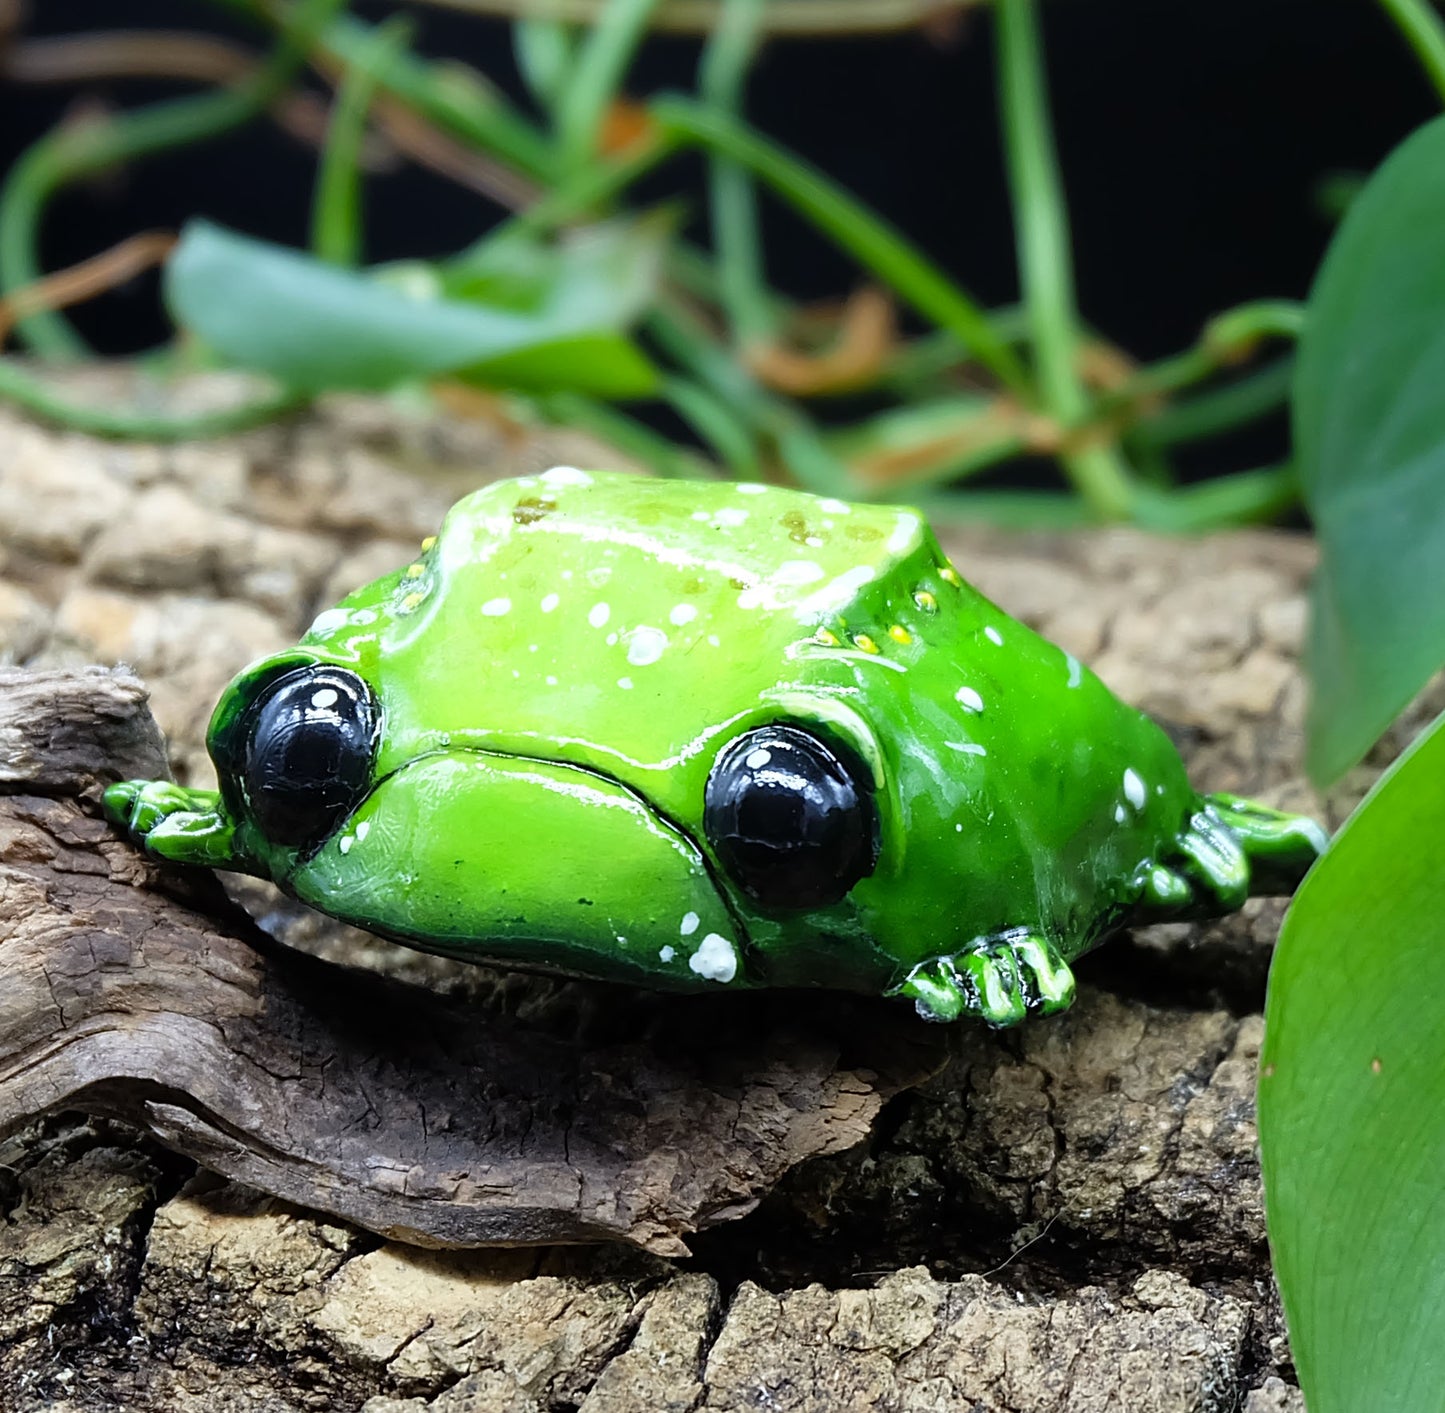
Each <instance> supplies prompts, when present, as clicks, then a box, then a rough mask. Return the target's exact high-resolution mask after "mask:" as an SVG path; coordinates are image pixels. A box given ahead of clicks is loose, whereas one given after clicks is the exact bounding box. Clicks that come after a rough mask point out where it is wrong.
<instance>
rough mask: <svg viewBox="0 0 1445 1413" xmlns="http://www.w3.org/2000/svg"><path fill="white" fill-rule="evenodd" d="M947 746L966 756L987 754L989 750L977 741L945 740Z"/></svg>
mask: <svg viewBox="0 0 1445 1413" xmlns="http://www.w3.org/2000/svg"><path fill="white" fill-rule="evenodd" d="M943 744H944V745H945V746H947V747H948V748H949V750H952V751H958V752H959V753H960V754H962V755H966V756H986V755H987V754H988V751H987V750H986V749H985V748H984V747H982V746H980V745H979V744H978V742H977V741H945V742H944V743H943Z"/></svg>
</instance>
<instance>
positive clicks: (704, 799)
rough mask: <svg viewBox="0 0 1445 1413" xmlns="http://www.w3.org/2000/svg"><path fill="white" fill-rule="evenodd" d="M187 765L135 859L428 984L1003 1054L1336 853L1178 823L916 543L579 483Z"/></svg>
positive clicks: (220, 727) (481, 500) (860, 513)
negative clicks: (1136, 937) (754, 1011)
mask: <svg viewBox="0 0 1445 1413" xmlns="http://www.w3.org/2000/svg"><path fill="white" fill-rule="evenodd" d="M209 749H210V753H211V756H212V759H213V760H214V762H215V766H216V771H217V774H218V776H219V780H220V789H219V791H210V790H192V789H186V788H183V787H181V786H178V785H174V784H172V783H170V782H169V781H164V780H158V781H157V780H153V781H128V782H126V783H124V784H119V785H115V786H112V787H111V788H110V789H109V790H108V791H107V792H106V796H105V806H106V810H107V812H108V814H109V816H110V817H111V819H112V820H114V821H115V822H116V823H118V824H120V825H122V826H124V827H125V828H126V829H127V830H128V831H129V833H130V835H131V837H132V838H133V839H134V840H135V841H136V843H138V844H139V845H141V846H142V847H143V848H144V849H145V851H146V853H147V854H149V855H151V856H152V857H154V858H157V859H163V860H167V861H170V862H173V863H178V864H196V865H203V866H206V867H210V868H222V869H234V870H239V871H241V872H245V873H253V874H257V875H260V876H261V877H263V878H269V879H272V880H274V881H275V882H276V883H277V884H279V885H280V886H281V887H282V888H283V889H284V890H285V891H286V892H288V893H290V894H292V895H293V896H295V897H296V898H298V899H300V900H301V901H302V902H303V903H306V904H309V905H310V906H311V907H314V908H318V909H320V910H321V911H322V912H325V913H329V914H330V915H331V916H333V917H337V918H340V919H342V920H343V921H345V922H349V923H353V924H355V925H356V926H358V927H362V928H366V929H367V930H369V931H371V932H375V933H378V934H380V935H381V936H383V937H388V938H391V939H393V940H395V941H397V942H401V943H404V944H405V945H407V946H410V947H417V948H420V949H422V950H424V951H429V952H438V953H442V954H444V955H447V956H451V957H460V958H464V959H468V960H474V961H485V962H489V963H496V964H499V965H503V966H516V967H523V968H530V969H534V970H545V971H553V972H561V973H566V974H570V975H575V976H585V977H595V978H602V979H609V980H616V981H623V982H628V983H631V984H633V985H638V986H649V987H657V988H668V989H673V990H678V991H708V990H721V989H728V990H737V989H743V988H755V987H763V986H783V987H803V986H808V987H820V986H821V987H833V988H840V989H845V990H849V991H856V992H863V993H867V994H875V995H889V996H901V997H906V998H908V999H909V1000H910V1001H911V1002H913V1003H914V1005H915V1006H916V1007H917V1009H918V1011H919V1013H920V1014H921V1015H923V1016H925V1017H927V1018H929V1019H931V1020H938V1021H948V1020H953V1019H955V1018H957V1017H960V1016H972V1017H977V1018H978V1019H980V1020H983V1021H985V1022H987V1023H988V1024H990V1025H995V1026H1003V1025H1011V1024H1013V1023H1014V1022H1017V1021H1019V1020H1021V1019H1022V1018H1023V1017H1024V1016H1026V1015H1027V1014H1029V1013H1030V1012H1042V1013H1049V1012H1053V1011H1058V1010H1060V1009H1062V1008H1063V1007H1065V1006H1067V1005H1068V1004H1069V1002H1070V1000H1071V999H1072V997H1073V994H1074V978H1073V974H1072V972H1071V970H1070V965H1069V964H1070V962H1072V961H1073V960H1074V958H1076V957H1078V956H1079V955H1080V954H1081V953H1083V952H1084V951H1086V950H1088V949H1089V948H1090V947H1092V946H1094V945H1095V944H1096V943H1097V942H1098V941H1100V940H1101V938H1103V937H1104V936H1105V935H1106V934H1107V933H1109V932H1110V931H1112V930H1114V929H1116V928H1118V927H1120V926H1124V925H1127V924H1131V923H1143V922H1154V921H1159V920H1163V919H1171V918H1185V917H1201V916H1209V915H1214V914H1218V913H1222V912H1227V911H1229V910H1231V909H1234V908H1237V907H1238V906H1239V905H1240V904H1241V903H1242V902H1243V901H1244V899H1245V897H1246V896H1247V895H1248V894H1250V893H1251V892H1284V891H1289V890H1290V889H1292V888H1293V887H1294V886H1295V884H1297V883H1298V881H1299V879H1300V878H1301V876H1302V875H1303V874H1304V872H1305V870H1306V869H1307V868H1308V867H1309V866H1310V864H1311V863H1312V862H1313V861H1314V859H1315V858H1316V857H1317V856H1318V854H1319V852H1320V851H1321V849H1322V848H1323V847H1324V844H1325V836H1324V833H1323V831H1322V830H1321V829H1320V828H1319V826H1318V825H1316V824H1315V823H1313V822H1312V821H1310V820H1308V819H1305V818H1301V817H1299V816H1295V815H1288V814H1283V813H1280V812H1278V811H1276V810H1272V809H1268V808H1266V807H1264V806H1262V805H1258V804H1254V803H1251V802H1250V801H1248V800H1243V799H1239V798H1237V797H1235V796H1232V795H1219V794H1216V795H1203V796H1201V795H1199V794H1197V793H1196V792H1195V791H1194V789H1193V788H1192V787H1191V785H1190V783H1189V781H1188V779H1187V778H1186V776H1185V773H1184V768H1183V765H1182V763H1181V761H1180V759H1179V756H1178V754H1177V753H1176V751H1175V750H1174V748H1173V746H1172V745H1171V744H1170V742H1169V740H1168V739H1167V737H1166V736H1165V735H1164V733H1163V732H1162V731H1161V730H1160V729H1159V728H1158V727H1157V726H1156V725H1154V723H1153V722H1151V721H1150V720H1149V719H1148V718H1147V717H1145V716H1143V715H1142V714H1141V713H1140V712H1138V711H1136V710H1134V709H1133V708H1131V707H1128V706H1126V705H1124V704H1123V703H1122V702H1120V701H1119V700H1118V699H1117V698H1116V697H1115V696H1114V695H1113V694H1112V693H1111V692H1110V691H1109V690H1108V689H1107V688H1106V687H1105V686H1104V685H1103V684H1102V683H1101V682H1100V681H1099V679H1098V678H1097V677H1095V676H1094V674H1093V673H1092V672H1090V671H1089V670H1088V668H1087V667H1085V666H1084V665H1083V664H1082V663H1080V662H1079V661H1078V660H1077V659H1075V658H1073V657H1071V656H1070V655H1069V654H1068V653H1066V652H1063V651H1061V650H1060V649H1059V648H1057V647H1054V646H1053V645H1051V644H1050V643H1048V642H1045V641H1044V640H1043V639H1042V638H1040V637H1038V636H1037V635H1036V634H1035V633H1033V632H1031V631H1030V630H1029V629H1028V628H1026V627H1024V626H1023V625H1022V624H1021V623H1018V622H1016V621H1015V620H1013V619H1011V618H1009V617H1008V616H1007V615H1006V614H1004V613H1003V612H1001V611H1000V610H999V609H998V608H996V607H995V606H994V605H993V604H992V603H990V602H989V601H988V600H987V599H986V598H984V597H983V596H982V595H981V594H979V593H978V592H977V591H976V590H974V589H973V588H971V587H970V586H969V585H968V584H967V583H965V582H964V581H963V579H962V578H961V577H960V576H959V574H958V573H957V571H956V570H955V569H954V568H953V567H952V566H951V565H950V564H949V562H948V560H947V558H946V557H945V556H944V554H943V552H942V550H941V549H940V548H939V545H938V542H937V540H936V539H935V538H934V536H933V534H932V533H931V531H930V530H929V528H928V526H927V525H926V524H925V523H924V521H923V519H922V517H921V516H920V515H919V514H918V513H916V512H915V511H912V510H907V509H899V508H895V507H888V506H879V505H858V504H848V503H845V502H843V501H839V500H832V499H827V498H819V497H816V496H812V495H806V494H803V493H801V492H797V491H791V490H782V489H778V488H775V487H772V486H762V485H751V484H736V483H718V484H711V483H709V484H699V483H684V482H677V481H662V480H653V479H647V478H642V477H634V476H625V475H606V474H600V473H588V472H584V471H578V470H575V469H573V468H570V467H558V468H556V469H554V470H552V471H548V472H546V473H545V474H543V475H539V476H527V477H523V478H521V479H517V480H510V481H501V482H497V483H496V484H493V485H489V486H487V487H485V488H484V489H482V490H479V491H477V492H476V493H474V494H473V495H470V496H467V497H466V498H465V499H464V500H462V501H461V502H459V503H458V504H457V505H456V506H455V507H453V509H452V510H451V512H450V513H449V514H448V515H447V517H446V519H445V522H444V523H443V525H442V527H441V529H440V532H439V533H438V534H437V535H436V536H435V538H433V539H429V540H427V541H426V542H425V543H424V544H423V546H422V552H421V554H420V556H419V557H418V558H417V560H416V562H415V563H413V564H410V565H407V566H405V567H404V568H402V569H401V570H399V571H398V572H396V573H394V574H390V575H388V576H387V577H385V578H383V579H379V580H377V581H376V582H374V583H372V584H368V585H367V586H366V587H364V588H361V589H358V590H357V591H356V592H355V593H353V594H351V595H350V596H349V597H348V598H347V599H345V600H344V601H343V602H342V603H341V604H340V605H339V606H338V607H336V608H333V609H328V610H327V611H326V612H324V613H322V614H321V615H320V617H318V618H317V619H316V621H315V622H314V623H313V624H312V625H311V628H310V630H309V631H308V632H307V634H306V636H305V637H304V638H302V640H301V642H300V643H299V644H298V645H297V646H296V647H295V648H293V649H290V650H288V651H285V652H282V653H279V654H277V655H275V656H273V657H269V658H266V659H264V660H262V661H261V662H258V663H255V664H254V665H252V666H251V667H248V668H247V669H246V670H245V671H244V672H242V673H241V674H240V676H239V677H237V678H236V680H235V681H234V682H233V683H232V684H231V685H230V687H229V688H228V689H227V691H226V693H225V695H224V696H223V697H222V698H221V701H220V703H219V704H218V706H217V707H216V710H215V714H214V716H213V718H212V721H211V726H210V733H209Z"/></svg>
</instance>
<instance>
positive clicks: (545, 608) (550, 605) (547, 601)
mask: <svg viewBox="0 0 1445 1413" xmlns="http://www.w3.org/2000/svg"><path fill="white" fill-rule="evenodd" d="M561 602H562V597H561V595H560V594H548V595H547V597H546V598H544V599H543V600H542V612H543V613H551V612H552V610H553V609H554V608H556V607H557V605H558V604H559V603H561Z"/></svg>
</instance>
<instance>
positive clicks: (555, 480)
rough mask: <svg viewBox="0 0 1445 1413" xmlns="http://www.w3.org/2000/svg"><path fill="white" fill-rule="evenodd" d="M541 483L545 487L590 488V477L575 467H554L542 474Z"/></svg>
mask: <svg viewBox="0 0 1445 1413" xmlns="http://www.w3.org/2000/svg"><path fill="white" fill-rule="evenodd" d="M542 483H543V485H547V486H590V485H591V484H592V477H591V476H589V475H588V474H587V473H586V472H585V471H579V470H578V469H577V468H576V467H575V466H554V467H553V468H552V469H551V470H550V471H544V472H542Z"/></svg>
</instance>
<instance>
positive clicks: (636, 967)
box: [285, 750, 746, 986]
mask: <svg viewBox="0 0 1445 1413" xmlns="http://www.w3.org/2000/svg"><path fill="white" fill-rule="evenodd" d="M285 882H286V885H287V887H288V888H289V889H290V890H291V891H292V892H294V893H295V894H296V896H297V897H299V898H300V899H301V900H302V901H303V902H307V903H311V904H312V905H314V906H316V907H319V908H321V909H323V910H324V911H326V912H328V913H331V914H333V915H334V916H338V917H341V918H343V919H345V920H346V921H348V922H354V923H356V924H357V925H359V926H361V927H369V928H372V929H373V930H378V931H381V932H384V933H388V934H390V935H393V936H396V937H398V938H400V939H402V940H418V941H425V942H426V943H427V944H428V945H432V946H440V947H442V948H444V949H454V950H458V951H462V952H465V951H466V950H467V948H468V947H469V946H471V945H475V946H476V947H477V949H478V950H479V951H480V950H481V946H482V944H486V947H487V954H488V955H489V956H492V957H497V958H500V959H503V960H506V959H508V958H510V959H512V960H519V961H522V962H524V963H525V962H528V961H534V962H535V963H536V964H538V965H549V966H551V967H553V968H556V969H562V970H566V969H567V968H568V966H569V965H571V966H573V967H575V968H576V969H578V970H582V969H584V968H585V969H586V970H588V971H589V972H590V973H591V974H594V975H596V974H601V975H614V976H617V977H619V978H622V979H628V978H629V977H630V978H633V979H644V978H645V979H648V980H650V981H653V982H654V983H655V982H658V981H664V980H665V979H666V978H667V977H669V976H670V977H672V978H673V980H674V981H675V983H676V984H679V985H686V986H700V985H706V984H708V983H722V984H727V983H731V982H741V981H742V980H743V976H742V971H743V963H742V958H743V956H744V952H745V946H746V938H745V937H744V936H743V935H742V932H741V929H740V927H739V925H738V923H737V921H736V919H735V918H734V917H733V915H732V914H731V912H730V910H729V908H728V905H727V903H726V902H725V901H724V899H723V898H722V896H721V895H720V894H719V892H718V890H717V888H716V887H715V885H714V883H713V880H712V877H711V875H710V874H709V872H708V869H707V865H706V863H705V861H704V859H703V857H702V855H701V853H700V852H699V850H698V848H697V846H696V845H695V844H694V843H693V842H692V840H691V839H689V838H687V837H686V836H685V835H684V834H682V833H681V832H680V831H678V830H677V829H675V828H673V827H672V826H671V825H669V824H668V823H667V822H666V821H664V820H662V819H661V818H660V817H659V816H658V815H657V814H656V813H654V811H653V810H652V809H650V808H649V807H648V805H647V804H646V803H645V802H644V801H643V800H641V799H640V798H639V797H638V796H637V795H636V794H634V793H633V792H632V791H630V790H628V789H627V788H626V787H625V786H623V785H622V784H620V783H618V782H617V781H614V780H610V779H607V778H606V777H603V776H599V775H596V774H593V773H592V772H590V771H586V770H581V769H578V768H577V767H575V766H570V765H566V764H562V763H559V762H555V761H544V760H529V759H522V758H516V757H505V756H497V755H492V754H487V753H483V752H478V751H465V750H458V751H439V752H435V753H431V754H428V755H423V756H419V757H417V758H416V759H414V760H412V761H410V762H408V763H407V764H406V765H404V766H402V767H401V768H400V769H399V770H396V771H393V772H392V773H390V774H389V775H387V776H386V777H385V778H384V779H383V780H382V781H381V782H380V783H379V784H377V786H376V787H375V788H374V789H373V790H372V791H371V793H370V794H368V795H367V796H366V798H365V799H364V800H363V801H362V802H361V804H360V805H359V806H358V807H357V809H356V810H355V811H354V812H353V813H352V814H351V815H350V816H349V817H348V818H347V819H346V820H344V821H343V822H342V824H341V825H340V826H339V828H338V829H337V830H336V831H335V833H333V834H332V835H331V836H330V837H329V838H328V839H327V841H326V842H325V843H324V844H323V845H322V847H321V848H320V849H319V850H317V851H316V852H315V853H314V854H313V855H311V856H310V857H309V858H306V859H305V860H304V861H303V862H301V863H300V864H298V866H297V867H296V868H295V869H294V871H293V872H292V873H291V874H290V875H289V877H288V878H287V879H286V880H285Z"/></svg>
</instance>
